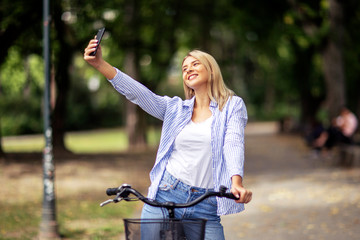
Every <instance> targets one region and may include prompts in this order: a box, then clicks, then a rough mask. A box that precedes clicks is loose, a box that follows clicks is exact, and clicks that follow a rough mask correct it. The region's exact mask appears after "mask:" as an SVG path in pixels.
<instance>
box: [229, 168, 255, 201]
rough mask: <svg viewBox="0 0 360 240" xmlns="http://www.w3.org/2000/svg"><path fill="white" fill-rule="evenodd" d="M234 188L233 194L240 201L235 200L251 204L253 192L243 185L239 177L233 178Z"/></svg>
mask: <svg viewBox="0 0 360 240" xmlns="http://www.w3.org/2000/svg"><path fill="white" fill-rule="evenodd" d="M231 180H232V186H231V190H230V191H231V193H232V194H234V196H235V197H237V198H239V200H235V202H237V203H249V202H250V201H251V199H252V192H251V191H250V190H248V189H246V188H244V186H243V185H242V178H241V176H239V175H235V176H233V177H232V178H231Z"/></svg>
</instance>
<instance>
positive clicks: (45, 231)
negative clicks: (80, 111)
mask: <svg viewBox="0 0 360 240" xmlns="http://www.w3.org/2000/svg"><path fill="white" fill-rule="evenodd" d="M49 5H50V0H43V54H44V68H45V74H44V75H45V89H44V111H43V112H44V116H43V117H44V137H45V148H44V152H43V184H44V192H43V204H42V219H41V223H40V234H39V238H40V239H41V240H47V239H60V236H59V234H58V224H57V221H56V207H55V184H54V183H55V181H54V180H55V165H54V159H53V151H52V130H51V123H50V61H51V60H50V22H51V17H50V10H49V9H50V7H49Z"/></svg>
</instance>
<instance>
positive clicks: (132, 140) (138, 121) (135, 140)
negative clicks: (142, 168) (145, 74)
mask: <svg viewBox="0 0 360 240" xmlns="http://www.w3.org/2000/svg"><path fill="white" fill-rule="evenodd" d="M135 55H136V54H135V52H134V51H131V50H129V51H128V52H127V53H126V56H125V64H124V68H125V71H126V73H127V74H128V75H129V76H131V77H132V78H134V79H136V80H137V81H139V78H140V77H139V75H140V74H138V67H137V66H136V62H137V61H136V57H135ZM125 107H126V132H127V134H128V138H129V148H130V149H142V148H145V147H146V140H145V138H146V137H145V136H146V121H145V117H144V116H143V115H144V112H143V110H142V109H140V108H139V107H138V106H137V105H135V104H133V103H132V102H130V101H126V105H125Z"/></svg>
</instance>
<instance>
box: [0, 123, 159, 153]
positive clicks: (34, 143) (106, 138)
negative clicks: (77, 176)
mask: <svg viewBox="0 0 360 240" xmlns="http://www.w3.org/2000/svg"><path fill="white" fill-rule="evenodd" d="M159 139H160V130H159V129H155V128H150V129H149V130H148V133H147V142H148V144H149V145H150V146H156V145H157V144H158V142H159ZM2 144H3V150H4V151H5V152H41V151H42V150H43V149H44V144H45V140H44V136H43V135H41V134H38V135H29V136H17V137H15V136H14V137H4V138H3V139H2ZM65 145H66V146H67V147H68V149H69V150H71V151H73V152H74V153H102V152H119V151H120V152H121V151H125V150H127V149H128V146H129V143H128V138H127V135H126V133H125V131H124V129H121V128H116V129H105V130H93V131H84V132H69V133H67V134H66V135H65Z"/></svg>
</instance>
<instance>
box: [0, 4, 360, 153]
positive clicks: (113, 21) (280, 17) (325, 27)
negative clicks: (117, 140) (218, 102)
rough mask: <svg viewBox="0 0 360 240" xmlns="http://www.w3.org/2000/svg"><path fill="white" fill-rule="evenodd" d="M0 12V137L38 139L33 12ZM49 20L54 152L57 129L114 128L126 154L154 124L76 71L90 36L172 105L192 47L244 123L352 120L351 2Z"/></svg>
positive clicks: (91, 9) (39, 96)
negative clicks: (236, 102)
mask: <svg viewBox="0 0 360 240" xmlns="http://www.w3.org/2000/svg"><path fill="white" fill-rule="evenodd" d="M0 6H1V7H0V19H1V25H0V39H1V46H0V126H1V128H0V129H1V132H0V135H1V136H2V137H4V136H11V135H23V134H34V133H41V132H42V129H43V120H42V102H43V90H44V76H43V72H44V67H43V60H42V43H43V36H42V26H43V24H42V21H43V20H42V2H41V1H28V0H26V1H25V0H23V1H22V0H17V1H11V0H2V1H1V5H0ZM50 11H51V58H52V61H51V82H52V83H51V92H52V96H51V107H52V126H53V131H54V139H53V141H54V142H53V144H54V149H55V151H56V149H66V145H65V142H64V138H65V136H66V132H68V131H78V130H88V129H99V128H113V127H119V126H123V127H127V134H128V137H129V141H130V142H129V144H131V145H143V144H146V141H147V138H146V134H147V133H146V129H147V128H149V127H151V126H157V125H158V124H159V122H157V121H156V120H155V119H153V118H151V117H148V116H145V115H144V116H142V115H143V113H142V112H141V111H138V110H137V108H135V107H132V106H131V105H130V104H128V103H127V102H126V101H125V99H124V98H123V97H122V96H120V95H119V94H117V93H116V92H114V90H113V89H112V88H111V87H109V84H108V83H107V81H106V80H105V79H104V78H103V77H102V76H100V75H99V74H97V73H96V72H95V71H94V70H93V69H92V68H91V67H90V66H89V65H87V64H86V63H85V62H84V61H83V59H82V56H83V50H84V48H85V47H86V45H87V43H88V41H89V40H90V39H91V38H93V37H94V36H95V34H96V32H97V29H98V28H100V27H106V34H105V37H104V39H103V41H102V47H103V51H104V58H105V59H106V60H108V61H109V62H110V63H111V64H113V65H114V66H116V67H118V68H120V69H122V70H123V71H125V72H126V73H128V74H129V75H130V76H132V77H134V78H135V79H137V80H138V81H140V82H142V83H143V84H145V85H146V86H147V87H149V88H150V89H151V90H153V91H155V92H156V93H158V94H160V95H169V96H174V95H179V96H183V88H182V81H181V75H180V65H181V61H182V59H183V57H184V56H185V54H186V53H187V52H188V51H189V50H192V49H201V50H204V51H207V52H209V53H211V54H212V55H213V56H214V57H215V58H216V59H217V61H218V63H219V65H220V66H221V69H222V73H223V76H224V79H225V81H226V83H227V85H228V86H229V87H230V88H232V89H233V90H234V91H235V92H236V94H237V95H239V96H241V97H242V98H243V99H244V100H245V102H246V104H247V108H248V111H249V121H268V120H272V121H274V120H275V121H282V120H283V121H285V122H287V123H288V121H291V128H292V129H291V130H297V131H300V132H301V131H304V130H306V129H307V128H308V127H309V126H311V123H312V122H313V121H314V120H319V121H322V122H324V123H325V124H326V123H328V121H329V119H331V118H332V117H333V116H335V115H336V114H337V113H338V109H339V108H340V107H341V106H343V105H347V106H348V107H349V108H350V109H351V110H352V111H353V112H355V113H356V114H357V115H359V113H360V95H359V94H358V91H359V89H360V86H359V85H360V81H359V74H358V71H359V69H360V66H359V64H360V62H359V53H360V47H359V44H357V43H358V41H359V38H360V34H359V31H358V29H359V27H360V3H359V1H356V0H344V1H336V0H319V1H313V0H311V1H310V0H309V1H305V0H304V1H297V0H287V1H285V0H274V1H262V0H252V1H228V0H218V1H209V0H206V1H205V0H199V1H192V0H189V1H187V0H184V1H172V0H168V1H160V0H158V1H156V0H146V1H145V0H144V1H141V0H137V1H121V0H114V1H97V0H86V1H81V0H62V1H61V0H55V1H51V4H50ZM126 116H128V117H129V116H135V119H136V120H135V123H136V124H132V123H129V121H127V117H126ZM0 149H2V151H3V150H4V149H3V148H1V145H0Z"/></svg>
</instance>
